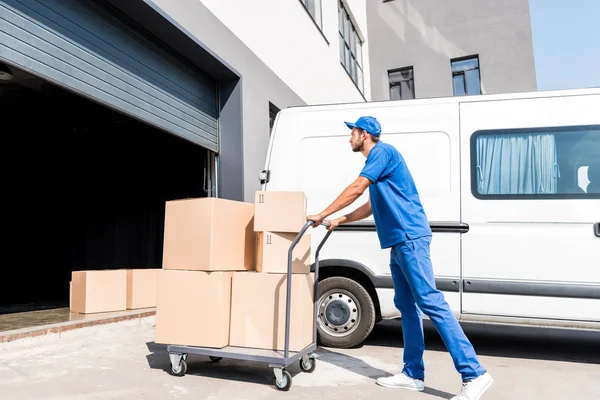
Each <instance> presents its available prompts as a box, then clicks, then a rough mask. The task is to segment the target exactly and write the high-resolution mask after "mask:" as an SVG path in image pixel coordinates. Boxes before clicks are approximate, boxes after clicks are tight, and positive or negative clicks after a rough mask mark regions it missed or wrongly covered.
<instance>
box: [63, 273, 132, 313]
mask: <svg viewBox="0 0 600 400" xmlns="http://www.w3.org/2000/svg"><path fill="white" fill-rule="evenodd" d="M70 303H71V305H70V309H71V311H72V312H75V313H80V314H90V313H98V312H111V311H125V310H126V309H127V271H126V270H124V269H117V270H99V271H73V272H72V274H71V300H70Z"/></svg>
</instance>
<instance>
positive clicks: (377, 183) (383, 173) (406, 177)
mask: <svg viewBox="0 0 600 400" xmlns="http://www.w3.org/2000/svg"><path fill="white" fill-rule="evenodd" d="M360 176H363V177H365V178H367V179H368V180H369V181H371V185H370V186H369V198H370V200H371V208H372V210H373V219H374V220H375V226H376V227H377V235H378V236H379V241H380V244H381V248H382V249H384V248H388V247H392V246H394V245H396V244H398V243H400V242H404V241H406V240H413V239H416V238H419V237H423V236H430V235H431V228H430V227H429V221H428V220H427V216H426V214H425V211H424V209H423V206H422V205H421V200H420V198H419V193H418V192H417V188H416V186H415V183H414V181H413V178H412V175H411V173H410V171H409V170H408V167H407V166H406V163H405V162H404V158H403V157H402V154H400V152H399V151H398V150H397V149H396V148H395V147H394V146H391V145H389V144H386V143H382V142H377V143H376V144H375V146H374V147H373V148H372V149H371V151H370V152H369V155H368V156H367V160H366V161H365V166H364V168H363V170H362V171H361V173H360Z"/></svg>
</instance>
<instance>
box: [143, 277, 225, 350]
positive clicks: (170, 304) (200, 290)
mask: <svg viewBox="0 0 600 400" xmlns="http://www.w3.org/2000/svg"><path fill="white" fill-rule="evenodd" d="M231 277H232V272H206V271H173V270H160V271H159V274H158V296H157V303H156V333H155V334H156V337H155V341H156V343H163V344H175V345H183V346H201V347H213V348H222V347H224V346H227V345H228V344H229V316H230V310H231Z"/></svg>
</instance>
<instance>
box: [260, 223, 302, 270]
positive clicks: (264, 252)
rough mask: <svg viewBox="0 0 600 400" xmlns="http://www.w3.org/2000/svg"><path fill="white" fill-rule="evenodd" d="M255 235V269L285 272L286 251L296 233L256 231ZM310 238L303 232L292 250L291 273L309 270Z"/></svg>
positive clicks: (286, 263)
mask: <svg viewBox="0 0 600 400" xmlns="http://www.w3.org/2000/svg"><path fill="white" fill-rule="evenodd" d="M256 236H257V237H256V239H257V246H256V271H258V272H266V273H287V265H288V252H289V250H290V246H291V245H292V242H293V241H294V240H295V239H296V237H297V236H298V234H297V233H281V232H258V233H257V235H256ZM310 238H311V236H310V234H309V233H308V232H305V233H304V235H302V237H301V238H300V240H299V241H298V243H296V246H295V247H294V250H293V251H292V273H293V274H308V273H309V272H310V249H311V239H310Z"/></svg>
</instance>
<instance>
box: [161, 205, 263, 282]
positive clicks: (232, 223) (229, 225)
mask: <svg viewBox="0 0 600 400" xmlns="http://www.w3.org/2000/svg"><path fill="white" fill-rule="evenodd" d="M253 220H254V204H252V203H245V202H239V201H233V200H226V199H218V198H201V199H185V200H174V201H168V202H167V203H166V209H165V228H164V248H163V265H162V267H163V269H174V270H196V271H244V270H254V269H255V268H256V266H255V264H256V253H255V251H256V234H255V232H254V230H253V226H254V221H253Z"/></svg>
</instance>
